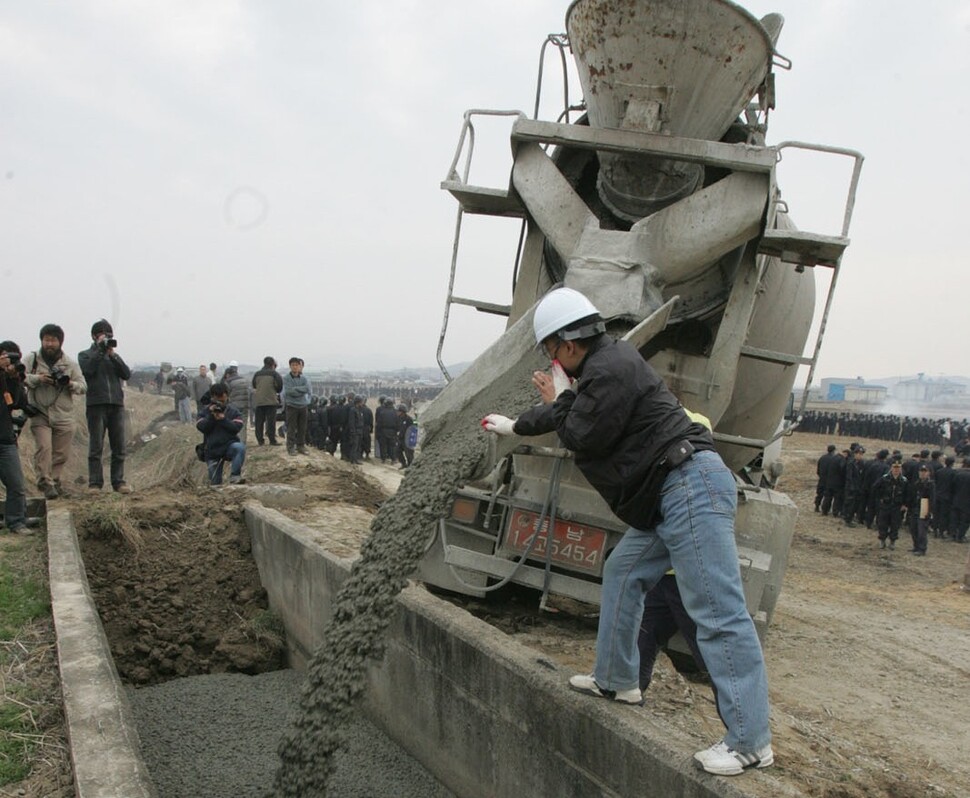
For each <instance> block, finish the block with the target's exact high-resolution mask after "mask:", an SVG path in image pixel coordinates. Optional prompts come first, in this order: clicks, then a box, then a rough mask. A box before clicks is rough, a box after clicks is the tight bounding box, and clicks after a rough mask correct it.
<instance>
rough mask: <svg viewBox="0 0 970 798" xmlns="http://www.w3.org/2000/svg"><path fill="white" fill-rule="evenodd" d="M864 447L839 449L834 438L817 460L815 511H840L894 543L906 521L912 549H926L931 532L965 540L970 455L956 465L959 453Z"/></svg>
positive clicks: (969, 504) (969, 499) (968, 518)
mask: <svg viewBox="0 0 970 798" xmlns="http://www.w3.org/2000/svg"><path fill="white" fill-rule="evenodd" d="M865 451H866V450H865V447H863V446H860V445H859V444H857V443H853V444H852V445H851V446H850V447H849V448H846V449H843V450H842V451H838V449H837V447H836V446H835V445H834V444H830V445H829V446H828V450H827V451H826V453H825V454H823V455H822V456H821V457H820V458H819V459H818V463H817V465H816V474H817V476H818V481H817V483H816V491H815V511H816V512H820V513H822V514H823V515H829V514H830V513H831V514H832V515H833V516H835V517H840V518H842V519H843V521H844V522H845V525H846V526H848V527H855V526H856V525H857V522H858V523H859V524H865V525H866V527H867V528H868V529H872V527H873V524H875V525H876V528H877V530H878V532H879V540H880V543H881V545H882V546H884V547H885V546H886V545H887V540H888V542H889V543H888V545H889V548H894V547H895V546H894V544H895V541H896V540H897V538H898V533H899V528H900V527H901V526H902V524H903V523H906V525H907V527H908V529H909V532H910V535H911V536H912V538H913V551H914V553H917V554H923V553H925V552H926V539H927V538H928V537H929V535H930V534H932V535H933V537H936V538H939V539H949V540H952V541H954V542H957V543H964V542H966V539H967V530H968V527H970V458H964V459H963V461H962V463H961V467H960V468H955V467H954V466H955V464H956V458H954V457H946V458H944V457H943V455H942V452H939V451H934V452H930V451H929V450H928V449H923V450H922V451H921V452H919V453H918V454H913V455H912V456H911V457H910V458H909V459H906V460H904V459H903V455H902V454H901V453H900V452H898V451H896V452H893V453H892V454H890V452H889V450H888V449H882V450H880V451H879V452H878V453H877V454H876V456H875V457H874V458H872V459H870V460H866V459H865Z"/></svg>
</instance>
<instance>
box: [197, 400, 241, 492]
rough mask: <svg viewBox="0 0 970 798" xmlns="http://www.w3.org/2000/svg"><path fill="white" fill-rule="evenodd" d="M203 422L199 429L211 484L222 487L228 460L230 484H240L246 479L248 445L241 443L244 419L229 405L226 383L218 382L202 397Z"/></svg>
mask: <svg viewBox="0 0 970 798" xmlns="http://www.w3.org/2000/svg"><path fill="white" fill-rule="evenodd" d="M200 405H201V408H200V410H199V420H198V421H197V422H196V424H195V426H196V429H198V430H199V432H201V433H202V434H203V435H204V436H205V440H204V441H203V446H204V447H205V464H206V466H207V467H208V469H209V484H210V485H221V484H222V470H223V463H224V462H225V461H226V460H228V461H229V462H230V466H229V484H230V485H238V484H241V483H243V482H245V480H244V479H243V478H242V467H243V463H244V462H245V460H246V444H244V443H243V442H242V441H241V440H239V431H240V430H241V429H242V427H243V418H242V416H241V415H240V413H239V410H237V409H236V408H235V407H234V406H233V405H231V404H229V390H228V389H227V388H226V386H225V383H222V382H217V383H216V384H215V385H213V386H212V388H211V389H210V390H209V392H208V393H207V394H206V395H205V396H203V397H202V401H201V403H200Z"/></svg>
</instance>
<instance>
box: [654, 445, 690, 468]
mask: <svg viewBox="0 0 970 798" xmlns="http://www.w3.org/2000/svg"><path fill="white" fill-rule="evenodd" d="M695 451H696V449H694V445H693V444H692V443H691V442H690V441H687V440H684V441H677V442H676V443H674V444H671V446H670V447H669V448H668V449H667V451H666V452H664V456H663V457H662V458H661V460H660V463H659V465H660V467H661V468H663V469H666V471H667V473H668V474H669V473H670V472H671V471H673V470H674V469H676V468H679V467H680V466H682V465H683V464H684V463H686V462H687V461H688V460H690V459H691V458H692V457H693V456H694V452H695Z"/></svg>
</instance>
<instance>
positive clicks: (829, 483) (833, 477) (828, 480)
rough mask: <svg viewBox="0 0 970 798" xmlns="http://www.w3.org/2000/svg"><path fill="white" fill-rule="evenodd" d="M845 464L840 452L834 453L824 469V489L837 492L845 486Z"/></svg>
mask: <svg viewBox="0 0 970 798" xmlns="http://www.w3.org/2000/svg"><path fill="white" fill-rule="evenodd" d="M845 465H846V460H845V458H844V457H843V456H842V455H841V454H837V455H835V459H834V460H832V461H831V462H830V463H829V466H828V468H827V469H826V471H825V488H826V490H830V491H833V492H838V491H840V490H842V489H843V488H844V487H845Z"/></svg>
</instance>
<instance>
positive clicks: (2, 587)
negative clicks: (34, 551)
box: [0, 549, 50, 641]
mask: <svg viewBox="0 0 970 798" xmlns="http://www.w3.org/2000/svg"><path fill="white" fill-rule="evenodd" d="M7 551H10V549H7ZM49 613H50V596H49V595H48V593H47V590H46V589H45V587H44V585H42V584H40V583H39V582H36V581H34V580H33V579H31V578H30V577H29V576H27V575H25V574H23V573H20V572H19V571H15V570H14V569H13V568H11V567H10V565H9V564H8V563H7V561H6V558H5V559H4V561H3V562H0V640H4V641H6V640H9V639H11V638H12V637H14V636H15V635H16V634H17V632H18V630H19V629H20V628H21V627H23V626H26V625H27V624H28V623H30V622H31V621H32V620H34V619H35V618H39V617H41V616H43V615H47V614H49Z"/></svg>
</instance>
